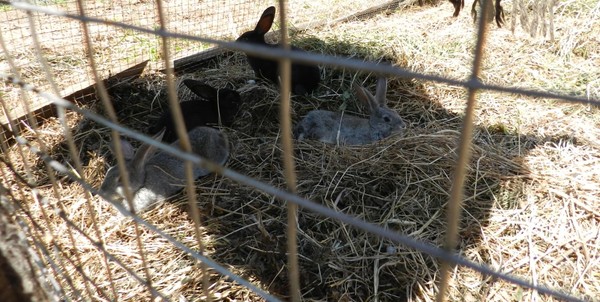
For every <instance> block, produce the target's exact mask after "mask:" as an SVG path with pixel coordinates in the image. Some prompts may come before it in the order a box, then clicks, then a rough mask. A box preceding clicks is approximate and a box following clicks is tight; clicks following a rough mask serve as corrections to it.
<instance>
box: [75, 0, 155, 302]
mask: <svg viewBox="0 0 600 302" xmlns="http://www.w3.org/2000/svg"><path fill="white" fill-rule="evenodd" d="M77 9H78V13H79V15H80V16H82V17H84V16H85V6H84V3H83V0H77ZM80 24H81V28H82V30H83V36H84V44H85V50H86V54H87V57H88V60H89V63H90V67H91V69H92V74H93V77H94V82H95V83H96V92H97V93H98V94H99V96H100V100H101V101H102V105H103V106H104V109H105V110H106V112H107V114H108V117H109V119H110V120H111V121H112V122H113V123H115V124H118V123H119V122H118V119H117V114H116V112H115V109H114V108H113V106H112V103H111V102H110V98H109V96H108V91H107V90H106V86H105V85H104V81H103V80H102V79H101V78H100V75H99V73H98V69H97V65H96V59H95V58H94V55H95V51H94V46H93V44H92V39H91V38H90V30H89V27H88V24H87V23H86V22H84V21H81V22H80ZM111 135H112V142H113V144H114V150H115V157H116V158H117V166H118V168H119V174H120V176H121V180H122V181H123V187H124V191H125V192H124V193H125V199H126V200H127V203H128V204H129V210H130V211H131V212H132V213H134V214H135V208H134V206H133V193H132V192H131V189H130V187H129V174H128V171H127V170H126V167H125V158H124V156H123V152H122V151H121V140H120V138H119V133H118V132H117V131H116V130H114V129H112V128H111ZM133 226H134V229H135V235H136V236H135V238H136V244H137V248H138V250H139V254H140V259H141V261H142V267H143V270H144V274H145V275H146V285H147V287H148V290H149V292H150V294H151V295H152V298H153V299H154V298H155V295H154V291H153V290H152V276H151V275H150V270H149V269H148V261H147V260H146V254H145V253H144V245H143V243H142V239H141V231H140V226H139V225H138V223H137V221H135V220H134V221H133Z"/></svg>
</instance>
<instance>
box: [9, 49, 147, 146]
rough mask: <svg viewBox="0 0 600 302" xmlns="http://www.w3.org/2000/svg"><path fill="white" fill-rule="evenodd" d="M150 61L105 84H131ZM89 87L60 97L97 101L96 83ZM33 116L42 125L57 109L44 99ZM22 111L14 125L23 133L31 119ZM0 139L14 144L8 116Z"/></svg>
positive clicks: (73, 88) (68, 90)
mask: <svg viewBox="0 0 600 302" xmlns="http://www.w3.org/2000/svg"><path fill="white" fill-rule="evenodd" d="M148 62H149V60H146V61H143V62H141V63H138V64H136V65H134V66H132V67H129V68H127V69H125V70H123V71H121V72H119V73H117V74H115V75H112V76H110V77H108V78H107V79H104V80H103V82H104V84H105V85H107V86H108V85H110V84H114V83H115V82H119V83H120V82H129V81H132V80H134V79H136V78H138V77H140V76H141V74H142V72H143V71H144V69H145V68H146V66H147V65H148ZM86 84H87V86H86V87H85V88H79V87H81V86H82V84H81V83H80V84H75V85H72V86H70V87H67V88H66V89H64V90H63V91H61V93H60V95H61V96H62V98H63V99H65V100H67V101H71V102H74V101H75V100H77V101H80V102H89V101H92V100H96V99H97V96H96V86H97V85H96V83H94V82H91V81H88V82H87V83H86ZM30 109H31V113H32V114H33V116H35V117H36V121H37V125H36V126H39V125H41V124H42V123H43V122H44V121H45V120H47V119H48V118H51V117H56V107H55V105H54V104H53V103H52V101H50V100H47V99H44V100H43V101H42V102H39V103H37V104H36V106H35V107H34V108H30ZM24 111H25V110H23V109H21V110H19V111H17V114H15V115H16V116H17V117H16V118H15V117H13V121H12V124H13V125H15V126H16V128H17V130H18V131H19V132H20V131H23V130H24V129H25V128H27V127H29V119H28V117H27V112H24ZM0 124H2V127H0V132H1V134H0V139H2V140H4V141H6V143H7V144H13V143H14V129H12V128H11V123H9V121H8V120H7V119H6V116H0Z"/></svg>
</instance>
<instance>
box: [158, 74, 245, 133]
mask: <svg viewBox="0 0 600 302" xmlns="http://www.w3.org/2000/svg"><path fill="white" fill-rule="evenodd" d="M177 95H178V97H179V99H180V101H181V102H180V103H179V106H180V108H181V113H182V115H183V119H184V121H185V127H186V129H187V130H188V131H189V130H190V129H193V128H195V127H198V126H214V125H222V126H226V127H229V126H231V125H232V124H233V122H234V118H235V115H236V114H237V112H238V109H239V106H240V103H241V98H240V94H239V93H238V92H237V91H235V90H231V89H227V88H221V89H218V90H217V89H215V88H214V87H212V86H210V85H207V84H204V83H203V82H201V81H198V80H194V79H185V80H183V81H180V83H179V85H178V87H177ZM165 127H166V130H165V134H164V136H163V139H162V140H163V142H167V143H172V142H174V141H175V140H177V138H178V137H177V131H176V130H175V124H174V123H173V117H172V116H171V110H170V109H167V110H165V112H163V114H162V115H161V117H160V118H159V120H158V121H157V122H156V123H155V124H154V125H152V126H151V127H150V129H149V132H150V133H151V134H155V133H158V132H160V131H161V130H162V129H163V128H165Z"/></svg>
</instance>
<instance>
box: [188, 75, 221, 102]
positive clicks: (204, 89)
mask: <svg viewBox="0 0 600 302" xmlns="http://www.w3.org/2000/svg"><path fill="white" fill-rule="evenodd" d="M183 85H185V86H186V87H187V88H188V89H189V90H190V91H192V92H193V93H194V94H196V95H197V96H199V97H201V98H203V99H206V100H209V101H210V100H216V99H217V90H216V89H215V88H213V87H211V86H209V85H206V84H204V83H202V82H200V81H198V80H192V79H185V80H183Z"/></svg>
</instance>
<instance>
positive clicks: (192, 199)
mask: <svg viewBox="0 0 600 302" xmlns="http://www.w3.org/2000/svg"><path fill="white" fill-rule="evenodd" d="M156 9H157V11H158V19H159V23H160V32H161V35H160V36H161V42H162V53H163V59H164V63H165V71H166V81H167V95H168V99H169V107H170V108H171V115H172V117H173V121H174V123H175V130H176V132H177V136H178V137H179V146H180V147H181V149H182V150H183V151H185V152H191V151H192V146H191V144H190V140H189V137H188V135H187V131H188V130H191V129H186V128H185V122H184V120H183V115H182V113H181V107H179V101H178V100H177V91H176V88H175V81H174V76H173V72H174V71H173V66H172V64H171V56H170V52H169V39H168V38H167V36H165V35H164V33H166V31H167V27H166V21H165V20H166V17H165V15H164V8H163V2H162V0H157V1H156ZM193 174H194V171H193V163H192V162H191V161H189V160H186V161H185V176H186V192H187V195H188V198H187V201H188V207H189V209H190V212H191V214H192V220H193V221H194V233H195V235H196V240H197V241H198V249H199V250H200V254H201V255H204V251H205V248H204V243H203V242H202V233H201V232H200V226H201V223H202V222H201V220H200V210H199V209H198V206H197V204H196V201H197V196H196V186H195V184H194V181H195V179H194V175H193ZM200 269H201V270H202V289H203V291H204V293H205V294H206V301H208V302H210V301H211V300H212V297H211V295H210V284H209V273H208V267H207V265H206V263H204V262H200Z"/></svg>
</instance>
